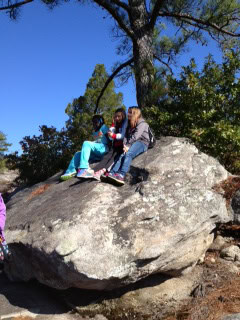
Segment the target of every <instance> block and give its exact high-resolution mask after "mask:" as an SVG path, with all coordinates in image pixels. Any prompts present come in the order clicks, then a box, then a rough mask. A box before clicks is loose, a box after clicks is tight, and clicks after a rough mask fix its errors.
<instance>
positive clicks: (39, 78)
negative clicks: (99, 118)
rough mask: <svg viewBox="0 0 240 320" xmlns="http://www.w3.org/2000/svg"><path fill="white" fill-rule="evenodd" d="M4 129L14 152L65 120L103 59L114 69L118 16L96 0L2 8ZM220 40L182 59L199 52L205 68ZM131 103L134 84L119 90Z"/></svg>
mask: <svg viewBox="0 0 240 320" xmlns="http://www.w3.org/2000/svg"><path fill="white" fill-rule="evenodd" d="M0 15H1V17H0V29H1V30H2V32H1V37H0V61H1V72H0V91H1V93H0V112H1V116H0V119H1V124H0V131H2V132H4V133H5V134H6V135H7V141H8V142H9V143H12V147H10V148H9V151H10V152H13V151H21V147H20V144H19V141H20V140H21V139H22V138H23V137H24V136H28V135H30V136H32V135H34V134H35V135H39V126H40V125H43V124H44V125H48V126H51V125H53V126H55V127H57V129H60V128H62V127H63V126H64V125H65V121H66V120H67V117H66V115H65V112H64V110H65V108H66V106H67V104H68V103H69V102H71V101H72V100H73V99H74V98H76V97H79V96H80V95H83V94H84V92H85V88H86V84H87V82H88V80H89V78H90V77H91V75H92V72H93V70H94V67H95V65H96V64H97V63H103V64H104V65H105V67H106V69H107V71H108V72H109V73H110V72H111V67H112V66H113V64H114V62H116V61H118V60H119V57H118V56H117V55H116V53H115V47H116V45H117V42H116V41H115V39H114V38H113V37H112V36H111V26H112V20H111V19H110V18H104V17H106V14H105V12H104V11H103V10H101V9H99V8H98V7H97V6H96V5H80V4H78V3H75V2H69V3H66V4H64V5H61V6H59V7H56V8H55V9H54V10H49V9H48V8H47V7H46V6H45V5H43V4H41V3H40V2H34V3H31V4H28V5H26V6H24V7H23V8H22V10H21V14H20V16H19V18H18V20H17V21H10V20H9V18H8V17H7V15H6V14H5V13H0ZM209 52H211V53H212V54H213V55H214V56H216V58H217V59H219V57H220V55H219V52H218V51H217V49H216V47H215V45H214V43H212V42H210V43H209V46H208V47H207V48H206V47H201V46H196V45H191V46H190V50H189V52H188V53H187V54H184V55H183V56H181V57H180V59H179V69H177V70H176V72H180V66H181V65H186V64H187V63H188V62H189V59H190V58H191V57H192V56H194V57H195V58H196V61H197V62H198V64H199V67H201V65H202V63H203V61H204V57H206V55H207V54H208V53H209ZM117 90H119V91H121V92H123V95H124V104H125V105H126V106H129V105H134V104H136V93H135V88H134V83H133V82H132V81H129V83H128V84H127V85H125V86H123V87H121V88H119V89H117Z"/></svg>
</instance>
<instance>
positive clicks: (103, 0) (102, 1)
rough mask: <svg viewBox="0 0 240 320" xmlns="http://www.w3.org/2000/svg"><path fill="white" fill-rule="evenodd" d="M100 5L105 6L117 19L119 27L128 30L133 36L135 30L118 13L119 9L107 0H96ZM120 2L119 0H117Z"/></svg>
mask: <svg viewBox="0 0 240 320" xmlns="http://www.w3.org/2000/svg"><path fill="white" fill-rule="evenodd" d="M94 2H95V3H97V4H98V5H99V6H100V7H103V8H104V9H105V10H106V11H107V12H108V13H110V15H111V16H112V17H113V18H114V19H115V20H116V21H117V23H118V25H119V27H120V28H121V29H122V30H123V31H125V32H126V34H127V35H128V36H129V37H130V38H133V32H132V30H131V29H129V28H128V26H127V25H126V24H125V23H124V21H123V19H122V17H121V16H120V15H119V14H118V12H117V10H116V9H115V8H114V7H113V6H112V5H111V4H110V3H109V1H106V0H94ZM117 2H119V1H117Z"/></svg>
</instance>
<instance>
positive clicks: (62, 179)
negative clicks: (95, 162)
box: [60, 173, 76, 181]
mask: <svg viewBox="0 0 240 320" xmlns="http://www.w3.org/2000/svg"><path fill="white" fill-rule="evenodd" d="M75 175H76V173H74V174H73V175H71V176H67V177H60V180H61V181H67V180H69V179H72V178H73V177H74V176H75Z"/></svg>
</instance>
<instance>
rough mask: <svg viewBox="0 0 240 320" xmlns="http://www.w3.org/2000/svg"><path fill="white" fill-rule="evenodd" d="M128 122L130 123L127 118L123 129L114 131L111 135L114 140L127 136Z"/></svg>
mask: <svg viewBox="0 0 240 320" xmlns="http://www.w3.org/2000/svg"><path fill="white" fill-rule="evenodd" d="M127 124H128V120H127V119H125V121H124V123H123V124H122V130H121V132H119V133H115V132H114V131H113V134H112V135H111V138H112V139H113V140H123V138H124V136H125V132H126V129H127ZM114 130H115V128H114Z"/></svg>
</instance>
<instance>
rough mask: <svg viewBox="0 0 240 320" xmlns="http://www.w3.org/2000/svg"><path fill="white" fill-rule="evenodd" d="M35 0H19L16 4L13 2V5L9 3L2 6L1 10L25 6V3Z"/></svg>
mask: <svg viewBox="0 0 240 320" xmlns="http://www.w3.org/2000/svg"><path fill="white" fill-rule="evenodd" d="M33 1H34V0H25V1H21V2H17V3H15V4H11V5H8V6H5V7H0V11H1V10H12V9H14V8H18V7H20V6H23V5H24V4H27V3H29V2H33Z"/></svg>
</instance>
